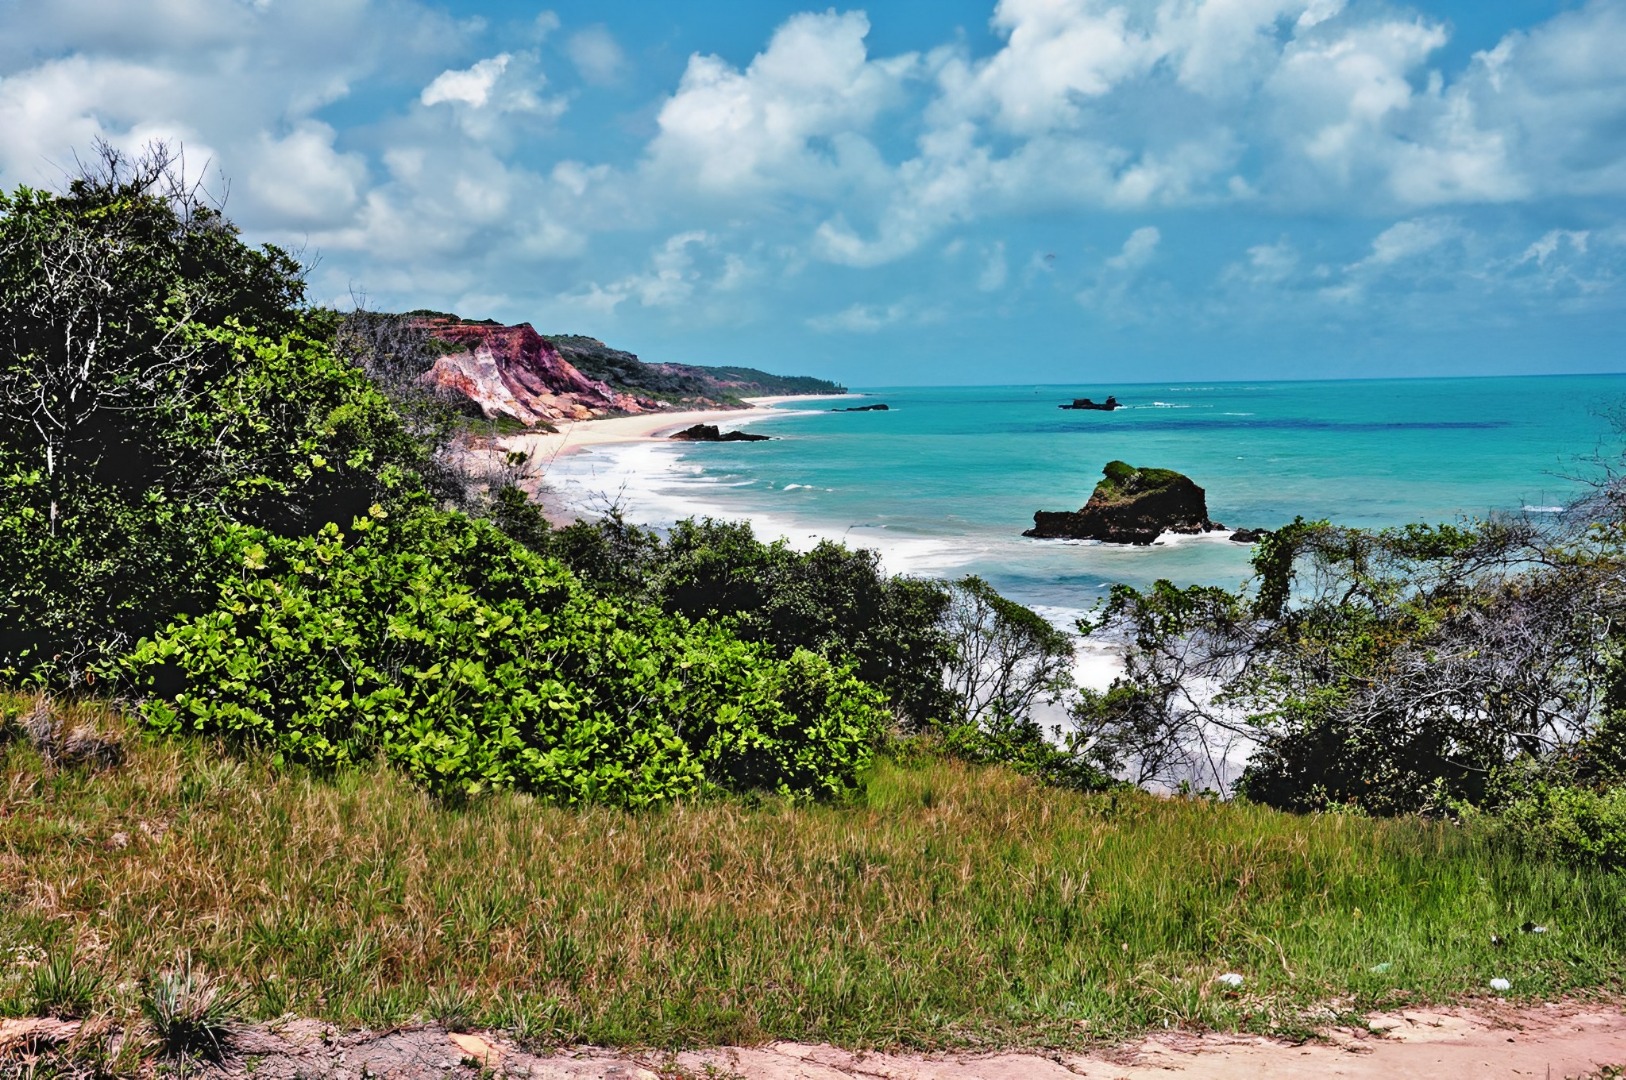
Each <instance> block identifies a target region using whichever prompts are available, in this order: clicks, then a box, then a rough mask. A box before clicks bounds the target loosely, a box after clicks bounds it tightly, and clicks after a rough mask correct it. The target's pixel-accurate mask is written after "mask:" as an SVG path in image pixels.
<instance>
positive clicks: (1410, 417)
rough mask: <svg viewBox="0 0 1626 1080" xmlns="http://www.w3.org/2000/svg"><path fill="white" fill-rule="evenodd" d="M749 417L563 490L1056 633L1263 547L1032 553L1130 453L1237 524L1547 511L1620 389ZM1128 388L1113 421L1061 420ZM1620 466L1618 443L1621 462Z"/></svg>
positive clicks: (1018, 400)
mask: <svg viewBox="0 0 1626 1080" xmlns="http://www.w3.org/2000/svg"><path fill="white" fill-rule="evenodd" d="M862 392H863V393H864V394H865V396H866V399H867V400H868V401H871V402H876V401H884V402H886V403H887V404H888V405H889V406H891V409H890V411H888V412H884V413H876V412H870V413H845V412H832V411H830V409H831V408H832V407H833V406H836V405H846V404H850V402H823V401H821V402H791V403H787V404H784V405H781V406H778V407H776V408H774V409H772V410H769V411H765V412H762V413H760V414H755V415H753V416H751V417H750V418H747V417H745V416H742V417H741V418H740V419H741V421H744V422H748V423H750V424H751V426H752V428H753V430H756V431H759V432H761V433H764V434H770V435H774V436H776V438H775V440H774V441H772V442H763V443H749V444H741V443H732V444H731V443H722V444H693V443H690V444H677V443H674V444H671V445H664V444H662V445H657V444H648V443H645V444H636V445H629V446H612V447H603V448H597V449H595V450H593V451H592V452H584V453H581V454H577V455H574V456H572V457H570V458H561V459H560V460H559V461H557V462H555V463H553V465H552V466H551V467H550V470H549V473H548V477H547V480H548V483H549V484H550V485H551V486H553V487H554V488H555V490H557V491H559V492H560V493H561V494H562V495H563V496H564V497H565V498H566V499H567V500H569V501H572V502H574V503H575V504H576V505H578V506H582V507H584V508H588V509H596V508H602V506H603V505H604V504H605V503H607V502H610V501H614V502H617V503H618V504H619V505H621V506H622V507H623V509H624V510H625V511H626V513H627V515H628V517H629V519H630V520H634V521H640V522H645V523H648V524H653V525H665V524H669V523H670V522H672V521H675V520H677V519H679V518H681V517H685V516H688V515H704V514H711V515H713V516H716V517H726V518H745V519H748V520H750V521H752V522H753V523H754V524H755V525H756V527H757V530H758V533H759V535H762V536H765V537H777V536H785V537H788V538H789V539H790V540H791V541H792V543H795V544H797V545H798V546H804V545H806V544H810V543H811V542H813V541H814V540H815V539H816V538H819V537H834V538H838V539H843V540H845V541H846V542H847V543H849V544H853V545H859V546H866V547H874V548H877V549H879V550H880V551H881V553H882V557H883V559H884V561H885V563H886V565H887V567H888V568H889V569H891V570H894V571H898V572H909V573H920V574H930V575H960V574H967V573H975V574H980V575H982V576H983V577H985V578H987V579H988V580H989V581H990V582H992V583H993V584H994V585H995V586H996V587H997V588H999V589H1000V590H1001V591H1003V592H1005V593H1007V594H1008V595H1011V596H1013V597H1015V598H1017V599H1020V600H1022V601H1023V602H1025V603H1028V604H1032V605H1035V606H1037V607H1040V608H1041V609H1045V610H1046V612H1047V613H1048V614H1051V615H1052V616H1053V617H1055V618H1057V619H1058V621H1061V620H1063V619H1065V618H1066V617H1067V616H1068V615H1070V614H1071V613H1074V612H1077V611H1079V610H1081V609H1086V608H1088V607H1090V606H1091V605H1092V604H1093V603H1094V602H1095V601H1096V600H1097V599H1099V598H1100V597H1101V596H1103V595H1104V594H1105V592H1106V590H1107V588H1109V587H1110V585H1111V584H1112V583H1114V582H1119V581H1122V582H1127V583H1129V584H1134V585H1146V584H1149V583H1150V582H1151V581H1153V580H1155V579H1157V578H1161V577H1166V578H1170V579H1172V580H1174V581H1176V582H1177V583H1180V584H1190V583H1207V584H1218V585H1228V586H1235V585H1237V584H1239V583H1240V582H1242V581H1243V580H1244V579H1245V578H1246V577H1247V576H1248V553H1249V549H1248V548H1247V547H1246V546H1244V545H1240V544H1233V543H1231V542H1229V541H1228V540H1226V539H1224V538H1223V534H1215V535H1213V536H1209V537H1201V538H1171V539H1170V540H1168V541H1167V542H1163V543H1159V544H1156V545H1153V546H1151V547H1145V548H1126V547H1119V546H1114V545H1101V544H1094V543H1076V542H1065V541H1064V542H1057V541H1041V540H1029V539H1025V538H1024V537H1022V535H1021V533H1022V530H1023V529H1025V528H1028V527H1029V526H1030V525H1031V524H1032V520H1033V512H1034V511H1035V510H1040V509H1044V510H1068V509H1077V508H1078V507H1080V506H1082V505H1083V504H1084V502H1085V500H1086V499H1087V498H1088V497H1089V494H1090V491H1091V490H1092V489H1093V487H1094V485H1095V482H1096V481H1097V480H1098V479H1099V478H1100V474H1101V467H1102V466H1103V465H1104V464H1105V463H1106V462H1108V461H1110V460H1113V459H1115V458H1118V459H1122V460H1125V461H1128V462H1129V463H1130V464H1132V465H1137V466H1157V467H1162V468H1172V469H1178V470H1179V471H1181V472H1184V473H1186V474H1188V475H1190V476H1191V477H1192V479H1194V480H1195V481H1196V482H1197V483H1198V484H1201V485H1202V486H1203V487H1204V488H1206V489H1207V492H1208V505H1209V514H1210V516H1211V517H1212V518H1213V519H1214V520H1216V521H1221V522H1224V523H1225V524H1226V525H1228V526H1231V527H1233V528H1235V527H1242V526H1247V527H1259V526H1264V527H1273V526H1277V525H1281V524H1283V523H1285V522H1288V521H1291V520H1292V519H1293V518H1294V516H1296V515H1302V516H1304V517H1305V518H1308V519H1316V518H1327V519H1331V520H1335V521H1339V522H1342V523H1346V524H1350V525H1361V526H1386V525H1399V524H1403V523H1406V522H1411V521H1430V522H1435V521H1454V520H1459V519H1461V518H1464V517H1482V516H1484V515H1487V514H1489V513H1492V512H1501V511H1514V512H1517V511H1521V510H1526V511H1531V512H1550V510H1551V509H1554V508H1556V507H1558V506H1560V505H1561V504H1562V503H1564V502H1565V501H1566V500H1568V499H1570V498H1572V497H1573V496H1574V495H1576V494H1577V493H1578V492H1579V491H1580V490H1581V485H1580V482H1579V481H1578V480H1577V479H1576V477H1577V476H1578V475H1580V474H1583V473H1585V472H1586V471H1587V468H1588V467H1587V464H1586V459H1588V458H1589V457H1590V456H1591V455H1594V454H1596V453H1597V452H1599V451H1600V450H1604V451H1606V452H1607V451H1608V450H1609V449H1610V448H1612V447H1617V448H1618V444H1619V442H1620V438H1619V436H1618V435H1617V434H1616V433H1615V432H1614V430H1613V428H1612V426H1611V423H1610V421H1609V419H1608V418H1607V415H1606V414H1607V413H1608V412H1609V410H1611V409H1612V408H1613V407H1615V406H1617V405H1618V404H1620V403H1621V402H1622V400H1623V399H1626V376H1543V377H1535V378H1494V379H1415V380H1373V381H1348V382H1285V383H1208V384H1195V383H1189V382H1183V383H1147V384H1142V385H1130V384H1119V385H1115V386H1101V385H1093V386H1062V387H1056V386H1044V387H1036V386H996V387H890V388H874V389H869V390H865V391H862ZM1108 393H1112V394H1115V395H1116V396H1117V397H1118V399H1119V401H1120V402H1122V403H1123V404H1124V406H1125V407H1124V408H1121V409H1119V410H1117V411H1116V412H1111V413H1105V412H1083V411H1070V410H1062V409H1059V408H1057V406H1058V405H1059V404H1061V403H1063V402H1066V401H1069V400H1071V399H1072V398H1074V397H1084V396H1089V397H1093V398H1095V399H1096V400H1097V401H1099V400H1101V399H1102V398H1104V397H1105V396H1106V395H1107V394H1108ZM1617 453H1618V449H1617Z"/></svg>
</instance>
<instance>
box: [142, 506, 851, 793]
mask: <svg viewBox="0 0 1626 1080" xmlns="http://www.w3.org/2000/svg"><path fill="white" fill-rule="evenodd" d="M218 546H219V549H220V552H221V556H222V558H223V559H226V560H232V561H234V563H235V565H236V566H237V567H239V569H238V571H237V572H236V573H234V574H232V575H231V576H230V577H228V579H227V580H226V581H225V583H224V584H223V585H222V587H221V590H220V595H219V599H218V601H217V602H216V604H215V606H214V608H213V610H211V611H209V612H207V613H205V614H202V615H199V616H196V617H183V618H181V619H179V620H177V621H176V622H175V623H174V624H172V625H171V626H170V627H169V628H168V629H167V630H166V631H165V632H163V633H162V634H159V635H158V636H157V637H155V638H152V639H148V640H144V641H143V642H141V644H140V645H139V646H138V647H137V648H136V649H135V650H134V651H133V652H132V653H131V654H130V655H129V656H128V657H127V658H126V659H125V660H124V662H123V669H124V673H125V674H126V675H127V677H128V678H129V679H130V680H132V682H133V683H134V684H135V686H136V688H137V689H138V690H139V691H141V692H144V693H146V694H147V695H148V699H147V701H146V703H145V706H144V712H145V716H146V718H147V721H148V723H149V724H150V725H151V726H152V727H153V728H154V729H156V730H158V731H160V732H165V733H179V732H183V731H191V732H205V733H220V734H225V735H227V736H229V737H232V738H235V739H239V740H244V741H248V742H253V743H257V744H261V745H265V746H269V747H272V748H274V749H275V750H276V752H277V753H278V754H279V755H280V756H282V757H284V758H286V759H289V760H297V761H302V762H309V763H313V764H316V765H319V766H324V767H333V766H339V765H343V764H346V763H351V762H355V761H357V760H362V759H367V758H370V757H372V756H374V755H380V754H381V755H383V756H384V757H385V758H386V759H388V760H390V761H391V762H394V763H395V764H397V765H398V766H399V767H401V768H403V769H405V770H406V771H407V772H409V773H410V774H411V775H412V776H413V777H415V778H416V779H417V780H419V781H420V782H422V783H423V784H424V785H426V786H427V787H429V788H430V789H431V790H434V791H437V792H442V793H474V792H478V791H481V790H484V789H486V788H491V787H504V788H508V787H511V788H518V789H521V790H526V791H531V792H534V793H536V794H539V795H541V796H543V797H546V798H548V799H551V800H555V801H558V802H563V803H578V802H605V803H612V804H617V805H626V806H642V805H648V804H651V803H656V802H661V801H665V800H670V799H674V798H680V797H683V796H687V795H692V794H698V793H703V792H706V791H709V790H712V789H716V788H721V789H727V790H736V791H744V790H769V791H774V792H779V793H782V794H785V795H792V796H798V797H819V796H825V795H832V794H836V793H839V792H841V791H844V790H846V789H847V788H849V787H850V786H852V784H853V783H854V782H855V779H856V776H857V773H858V771H859V770H860V769H861V768H862V767H863V765H864V764H865V763H866V762H867V760H868V757H869V754H870V751H871V747H872V746H873V744H874V742H875V740H876V739H877V737H878V735H879V732H880V726H881V722H882V713H881V711H880V705H881V698H880V695H879V694H878V693H877V692H876V691H874V690H871V689H870V688H869V687H867V686H866V685H864V684H863V683H861V682H859V681H858V680H857V679H855V678H853V677H852V676H851V675H850V674H849V673H848V672H847V671H846V670H845V669H841V668H836V667H832V666H831V665H830V664H829V663H828V662H826V661H824V660H822V659H820V658H819V657H816V656H814V655H812V654H811V653H807V652H805V651H804V652H797V653H793V654H792V655H791V656H790V657H788V658H787V659H785V660H782V661H781V660H778V659H776V658H775V657H773V656H772V655H771V654H770V653H769V652H768V651H767V650H766V649H765V648H763V647H762V646H760V645H755V644H751V643H747V642H742V641H740V640H739V639H737V638H735V637H734V636H733V635H732V634H730V633H729V632H728V631H727V630H725V629H723V628H721V627H718V626H715V625H712V624H707V623H701V624H690V623H689V622H687V621H686V620H684V619H681V618H674V617H671V616H667V615H663V614H661V613H660V612H657V611H654V610H653V609H647V608H642V607H636V606H623V605H621V604H618V603H616V602H613V601H610V600H606V599H603V598H599V597H595V596H593V595H592V594H590V593H589V592H587V591H586V590H584V589H583V588H582V587H581V586H580V584H579V583H578V582H577V580H576V578H575V577H574V576H572V575H571V574H570V572H569V571H568V570H566V569H565V568H564V567H562V566H561V565H560V564H558V563H557V562H554V561H553V560H550V559H546V558H542V557H539V556H537V555H535V554H533V553H531V552H528V551H526V550H525V549H523V548H521V547H520V546H518V545H517V544H515V543H513V542H512V541H511V540H509V539H508V538H506V537H505V536H503V534H502V533H500V532H499V531H498V530H497V529H496V528H495V527H493V526H492V525H490V524H489V523H487V522H483V521H475V520H472V519H470V518H467V517H465V516H463V515H461V514H457V513H443V512H436V511H429V510H416V511H413V512H410V513H408V514H406V515H404V516H403V517H401V518H400V519H398V520H396V519H390V518H389V517H388V515H386V514H385V513H384V511H382V510H381V509H378V508H376V507H375V508H374V510H373V512H372V513H371V514H370V515H369V516H367V517H363V518H360V519H358V520H357V521H356V523H355V525H354V528H353V533H352V535H350V536H346V535H345V534H343V533H341V532H339V530H338V529H337V528H335V527H332V526H329V527H328V528H326V529H324V530H323V531H322V532H321V533H320V534H318V535H317V536H314V537H307V538H303V539H298V540H290V539H281V538H275V537H272V536H269V535H268V534H265V533H263V532H257V531H254V530H249V529H246V528H241V527H239V528H235V529H231V530H228V531H227V532H226V533H224V534H223V536H222V537H221V538H220V540H219V541H218Z"/></svg>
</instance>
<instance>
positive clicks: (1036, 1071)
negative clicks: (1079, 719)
mask: <svg viewBox="0 0 1626 1080" xmlns="http://www.w3.org/2000/svg"><path fill="white" fill-rule="evenodd" d="M83 1037H84V1033H82V1032H81V1031H80V1025H78V1024H75V1023H65V1022H62V1021H56V1020H7V1021H0V1075H8V1071H7V1070H8V1067H9V1066H14V1065H19V1064H20V1065H22V1066H23V1067H24V1068H25V1069H27V1068H31V1067H32V1066H33V1065H34V1064H35V1063H37V1062H38V1061H39V1059H40V1058H41V1056H42V1055H44V1056H48V1055H51V1054H52V1053H59V1052H61V1051H62V1050H63V1049H67V1048H71V1047H72V1046H73V1045H74V1044H75V1043H76V1042H78V1041H81V1040H82V1039H83ZM1622 1064H1626V1011H1623V1010H1622V1009H1621V1007H1620V1006H1619V1005H1599V1004H1582V1003H1578V1002H1559V1003H1555V1004H1547V1005H1524V1006H1517V1007H1515V1006H1503V1005H1497V1004H1489V1005H1485V1006H1482V1007H1478V1008H1472V1009H1470V1008H1451V1009H1430V1010H1421V1009H1420V1010H1407V1011H1404V1012H1398V1013H1379V1014H1374V1015H1373V1016H1372V1017H1370V1018H1369V1023H1368V1027H1367V1028H1365V1029H1358V1030H1357V1029H1351V1028H1340V1029H1335V1030H1333V1031H1331V1032H1329V1033H1328V1036H1327V1038H1326V1040H1325V1041H1322V1042H1315V1043H1306V1044H1297V1043H1286V1042H1280V1041H1276V1040H1271V1039H1264V1038H1259V1037H1253V1036H1237V1035H1212V1034H1210V1035H1196V1034H1185V1033H1181V1032H1169V1033H1165V1034H1161V1035H1158V1036H1155V1037H1148V1038H1144V1039H1141V1040H1138V1041H1136V1042H1132V1043H1126V1044H1123V1045H1121V1046H1117V1047H1113V1048H1110V1049H1106V1050H1102V1051H1098V1052H1096V1053H1093V1054H1088V1055H1077V1054H1050V1053H1045V1054H1038V1053H1006V1054H976V1055H919V1054H863V1053H853V1052H851V1051H846V1050H838V1049H836V1048H834V1047H829V1046H808V1045H803V1044H800V1043H772V1044H769V1045H767V1046H761V1047H752V1048H723V1049H714V1050H701V1051H691V1052H685V1053H680V1054H677V1055H666V1054H660V1053H643V1054H621V1053H612V1052H609V1051H604V1050H593V1049H578V1050H565V1051H560V1052H558V1053H554V1054H548V1055H541V1056H539V1055H535V1054H530V1053H526V1052H525V1051H523V1050H521V1049H519V1047H517V1046H515V1045H514V1044H513V1043H512V1042H511V1041H509V1040H507V1039H505V1038H503V1037H502V1036H500V1035H496V1034H492V1033H484V1032H482V1033H464V1034H454V1033H450V1032H447V1031H445V1030H443V1029H441V1028H438V1027H424V1028H416V1029H400V1030H395V1031H388V1032H382V1033H379V1032H355V1033H348V1034H347V1033H343V1032H340V1031H337V1030H335V1029H333V1028H331V1027H329V1026H328V1025H325V1024H321V1023H318V1022H316V1021H311V1020H295V1021H291V1022H289V1023H286V1024H277V1025H269V1026H256V1027H252V1028H247V1029H244V1030H242V1031H239V1032H238V1033H237V1034H236V1035H235V1036H234V1038H233V1039H232V1050H231V1053H230V1055H229V1056H228V1057H227V1059H226V1060H225V1061H224V1062H222V1063H220V1064H218V1065H213V1066H209V1067H207V1068H205V1069H203V1070H201V1071H199V1072H196V1073H193V1074H192V1075H195V1076H200V1077H209V1076H212V1077H217V1078H222V1080H223V1078H227V1077H231V1078H238V1077H245V1076H249V1075H252V1076H253V1077H254V1078H255V1080H295V1078H310V1080H318V1078H331V1080H363V1078H366V1077H384V1078H401V1080H419V1078H423V1080H428V1078H441V1077H444V1078H447V1080H470V1078H476V1077H480V1076H481V1074H482V1073H484V1075H485V1076H487V1077H490V1076H493V1075H495V1076H497V1077H514V1078H521V1077H529V1078H533V1080H674V1078H677V1077H696V1078H699V1077H736V1078H739V1080H1063V1078H1071V1077H1095V1078H1099V1080H1152V1078H1158V1080H1278V1078H1288V1077H1343V1078H1347V1080H1379V1078H1386V1077H1412V1076H1416V1077H1427V1078H1428V1080H1457V1078H1464V1080H1466V1078H1469V1077H1473V1078H1483V1077H1539V1078H1543V1080H1560V1078H1569V1077H1614V1076H1618V1075H1619V1074H1618V1073H1616V1072H1614V1071H1613V1069H1614V1067H1617V1066H1620V1065H1622Z"/></svg>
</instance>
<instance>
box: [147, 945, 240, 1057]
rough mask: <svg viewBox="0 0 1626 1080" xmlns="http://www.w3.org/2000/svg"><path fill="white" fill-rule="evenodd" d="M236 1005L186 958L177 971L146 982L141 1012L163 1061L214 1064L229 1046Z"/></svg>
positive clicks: (235, 998) (227, 994)
mask: <svg viewBox="0 0 1626 1080" xmlns="http://www.w3.org/2000/svg"><path fill="white" fill-rule="evenodd" d="M237 1003H238V997H237V995H235V994H231V993H227V992H225V991H224V990H223V989H222V988H221V986H220V984H218V983H216V982H215V981H213V980H211V979H210V978H209V977H208V975H207V974H205V973H204V972H203V971H202V970H200V969H196V968H194V967H193V966H192V960H191V958H190V957H188V958H187V959H186V960H185V961H184V962H183V964H182V965H181V967H180V968H179V969H177V970H170V971H163V972H160V973H158V974H157V975H154V976H153V977H152V978H151V979H149V980H148V981H147V985H146V989H145V992H144V993H143V994H142V998H141V1011H142V1013H143V1015H145V1016H146V1018H147V1024H148V1026H149V1027H150V1028H151V1030H152V1034H153V1038H154V1039H156V1040H157V1042H158V1046H159V1048H160V1050H161V1051H162V1052H163V1053H164V1055H165V1056H166V1057H175V1058H204V1059H206V1060H209V1061H219V1060H220V1059H221V1058H222V1057H224V1056H225V1053H226V1047H227V1045H228V1044H229V1042H230V1040H231V1032H232V1024H233V1021H234V1020H235V1018H236V1008H237Z"/></svg>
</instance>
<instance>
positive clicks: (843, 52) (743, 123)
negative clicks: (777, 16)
mask: <svg viewBox="0 0 1626 1080" xmlns="http://www.w3.org/2000/svg"><path fill="white" fill-rule="evenodd" d="M868 34H869V20H868V19H867V18H866V17H865V16H864V15H863V14H862V13H861V12H848V13H845V14H836V13H835V12H834V11H831V12H828V13H825V14H822V15H820V14H802V15H794V16H792V17H791V18H790V19H789V20H787V21H786V22H785V23H784V25H782V26H781V27H780V28H779V29H778V30H777V31H775V32H774V35H773V38H772V40H771V41H769V43H768V47H767V48H766V49H765V50H763V51H762V52H761V53H759V54H757V56H756V57H755V59H753V60H752V61H751V63H750V65H749V66H747V67H746V69H745V70H744V71H741V70H739V69H737V68H735V67H733V66H731V65H730V64H729V63H728V62H727V61H725V60H723V59H722V58H721V57H717V56H707V55H700V54H696V55H694V56H692V57H690V59H689V64H688V67H687V68H686V69H685V71H684V73H683V78H682V80H681V82H680V83H679V84H678V88H677V92H676V93H674V94H673V95H672V96H671V97H670V98H668V99H667V101H666V102H665V104H663V105H662V107H661V110H660V114H659V117H658V123H659V126H660V131H659V134H657V135H656V137H655V139H654V141H653V142H652V143H651V144H650V148H649V155H650V164H651V167H652V168H653V169H654V171H655V172H657V173H658V174H660V175H661V176H662V177H664V178H666V179H667V180H668V181H670V182H674V183H677V184H681V185H684V186H685V187H691V188H693V189H696V190H698V191H700V192H703V193H705V194H709V195H723V196H735V195H750V194H760V193H767V192H797V193H804V194H814V193H822V194H826V195H828V194H833V193H835V192H836V191H838V190H839V189H840V188H841V186H842V184H843V183H844V182H845V181H848V180H851V179H854V178H859V177H861V176H862V174H863V173H865V172H866V171H868V170H869V169H871V168H872V167H874V166H878V165H879V159H878V156H877V154H876V152H875V149H874V146H873V145H872V144H871V143H870V142H869V140H868V139H867V138H866V137H865V134H864V132H865V131H866V129H868V128H869V126H870V125H871V124H872V123H873V122H874V121H875V119H876V117H877V116H878V115H879V114H880V113H881V112H882V110H884V109H885V108H887V107H888V106H890V105H893V104H895V103H897V102H898V101H899V98H900V89H901V84H902V83H903V81H904V80H905V79H907V78H908V77H909V76H910V74H911V73H912V72H913V70H914V68H915V65H916V58H915V57H914V56H912V55H909V56H902V57H894V58H891V59H887V60H872V59H870V57H869V55H868V51H867V49H866V47H865V43H864V39H865V37H866V36H867V35H868Z"/></svg>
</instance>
